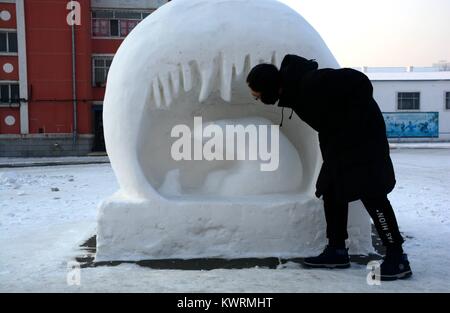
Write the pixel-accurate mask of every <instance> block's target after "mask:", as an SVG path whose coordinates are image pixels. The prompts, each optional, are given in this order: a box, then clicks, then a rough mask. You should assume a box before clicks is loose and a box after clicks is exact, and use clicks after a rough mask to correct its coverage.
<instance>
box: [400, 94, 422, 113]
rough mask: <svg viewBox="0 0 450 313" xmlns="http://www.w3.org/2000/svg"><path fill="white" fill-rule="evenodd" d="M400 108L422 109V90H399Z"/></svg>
mask: <svg viewBox="0 0 450 313" xmlns="http://www.w3.org/2000/svg"><path fill="white" fill-rule="evenodd" d="M398 109H399V110H420V92H399V93H398Z"/></svg>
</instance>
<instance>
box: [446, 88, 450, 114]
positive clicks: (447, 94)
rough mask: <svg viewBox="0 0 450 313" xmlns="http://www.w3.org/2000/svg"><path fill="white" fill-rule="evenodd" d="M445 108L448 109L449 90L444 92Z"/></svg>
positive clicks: (449, 104) (449, 103)
mask: <svg viewBox="0 0 450 313" xmlns="http://www.w3.org/2000/svg"><path fill="white" fill-rule="evenodd" d="M445 108H446V109H447V110H450V92H449V91H447V92H446V93H445Z"/></svg>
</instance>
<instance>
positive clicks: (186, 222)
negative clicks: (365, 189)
mask: <svg viewBox="0 0 450 313" xmlns="http://www.w3.org/2000/svg"><path fill="white" fill-rule="evenodd" d="M348 231H349V236H350V237H349V240H348V246H349V248H350V253H352V254H368V253H370V252H373V247H372V244H371V225H370V219H369V216H368V214H367V213H366V211H365V209H364V208H363V207H362V203H361V202H360V201H357V202H353V203H350V205H349V224H348ZM325 237H326V236H325V218H324V212H323V202H322V201H321V200H318V199H315V198H311V197H306V196H304V195H298V194H297V195H270V196H258V197H253V198H249V197H246V198H233V199H229V198H227V199H223V200H221V199H217V198H215V199H214V200H213V199H211V201H208V199H205V198H202V199H201V200H200V199H199V198H188V197H183V198H180V199H171V200H163V201H148V200H143V201H136V200H132V201H130V200H128V199H126V198H124V197H122V196H121V195H120V193H117V194H115V195H113V196H112V197H111V198H109V199H107V200H105V201H104V202H103V203H102V204H101V205H100V208H99V215H98V228H97V254H96V258H95V261H96V262H101V261H138V260H157V259H193V258H213V257H214V258H226V259H233V258H264V257H279V258H295V257H305V256H308V255H311V254H315V253H318V252H320V251H321V250H322V249H323V247H324V245H325V244H326V238H325Z"/></svg>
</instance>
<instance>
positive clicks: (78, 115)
mask: <svg viewBox="0 0 450 313" xmlns="http://www.w3.org/2000/svg"><path fill="white" fill-rule="evenodd" d="M166 2H168V1H162V0H129V1H119V0H78V1H66V0H9V1H0V156H62V155H86V154H88V153H90V152H92V151H102V150H104V144H103V132H102V119H101V116H102V100H103V96H104V92H105V84H106V75H107V73H108V69H109V66H110V64H111V61H112V58H113V56H114V53H115V52H116V50H117V49H118V47H119V46H120V44H121V42H122V41H123V39H124V37H126V36H127V34H128V33H129V32H130V31H131V30H132V29H133V28H134V27H135V26H136V25H137V24H138V23H139V22H140V21H141V20H142V19H143V18H145V17H146V16H148V15H149V14H151V13H152V12H154V10H156V9H157V8H158V7H160V6H161V5H163V4H164V3H166Z"/></svg>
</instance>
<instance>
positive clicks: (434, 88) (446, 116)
mask: <svg viewBox="0 0 450 313" xmlns="http://www.w3.org/2000/svg"><path fill="white" fill-rule="evenodd" d="M372 84H373V86H374V98H375V100H376V101H377V102H378V105H379V106H380V108H381V111H383V112H407V111H405V110H398V109H397V93H398V92H420V111H419V112H439V140H450V110H447V109H446V108H445V92H450V81H372ZM412 112H417V111H412ZM422 140H423V139H422ZM427 140H428V139H427ZM429 140H436V139H429Z"/></svg>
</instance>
